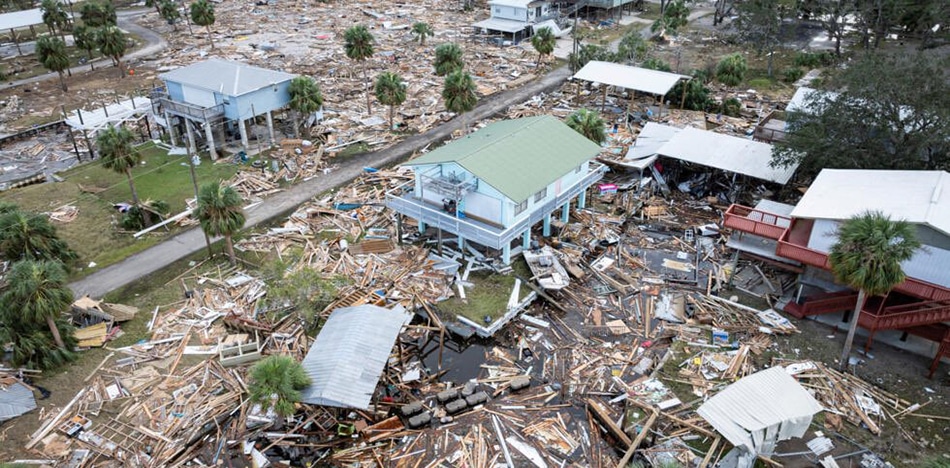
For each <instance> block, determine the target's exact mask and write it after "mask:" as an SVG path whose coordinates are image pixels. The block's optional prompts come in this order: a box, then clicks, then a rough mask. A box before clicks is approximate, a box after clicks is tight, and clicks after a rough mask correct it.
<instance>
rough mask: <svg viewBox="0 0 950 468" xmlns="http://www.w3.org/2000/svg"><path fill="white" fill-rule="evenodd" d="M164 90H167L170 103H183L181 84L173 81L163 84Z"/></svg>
mask: <svg viewBox="0 0 950 468" xmlns="http://www.w3.org/2000/svg"><path fill="white" fill-rule="evenodd" d="M165 89H166V90H168V97H169V99H171V100H172V101H176V102H185V93H184V92H182V89H181V84H179V83H175V82H173V81H166V82H165Z"/></svg>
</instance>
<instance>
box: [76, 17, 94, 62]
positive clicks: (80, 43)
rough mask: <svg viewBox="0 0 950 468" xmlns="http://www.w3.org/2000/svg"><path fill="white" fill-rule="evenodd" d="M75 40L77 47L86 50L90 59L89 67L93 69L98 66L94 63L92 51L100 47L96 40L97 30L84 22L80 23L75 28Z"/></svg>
mask: <svg viewBox="0 0 950 468" xmlns="http://www.w3.org/2000/svg"><path fill="white" fill-rule="evenodd" d="M73 41H75V43H76V47H78V48H80V49H82V50H85V51H86V57H87V58H88V60H89V67H90V69H92V70H95V69H96V66H95V65H94V64H93V63H92V51H94V50H96V49H98V48H99V44H98V43H97V42H96V41H97V37H96V30H95V28H91V27H89V26H86V25H84V24H80V25H79V26H76V27H75V28H73Z"/></svg>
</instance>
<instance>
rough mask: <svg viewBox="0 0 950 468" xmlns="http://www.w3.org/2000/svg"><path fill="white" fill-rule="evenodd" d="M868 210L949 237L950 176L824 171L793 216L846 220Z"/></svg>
mask: <svg viewBox="0 0 950 468" xmlns="http://www.w3.org/2000/svg"><path fill="white" fill-rule="evenodd" d="M868 210H872V211H880V212H882V213H884V214H885V215H888V216H890V217H891V218H893V219H903V220H905V221H908V222H911V223H919V224H926V225H929V226H930V227H932V228H934V229H936V230H938V231H940V232H942V233H944V234H946V235H948V236H950V173H947V172H944V171H880V170H848V169H825V170H823V171H821V173H820V174H818V177H816V178H815V181H814V182H812V184H811V186H810V187H809V188H808V191H807V192H805V196H803V197H802V199H801V201H799V202H798V205H796V206H795V210H794V211H792V216H794V217H796V218H809V219H836V220H844V219H848V218H850V217H852V216H854V215H857V214H860V213H863V212H865V211H868Z"/></svg>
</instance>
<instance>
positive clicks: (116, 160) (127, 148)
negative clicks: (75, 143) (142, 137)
mask: <svg viewBox="0 0 950 468" xmlns="http://www.w3.org/2000/svg"><path fill="white" fill-rule="evenodd" d="M134 138H135V137H134V136H133V135H132V132H131V131H130V130H129V129H128V128H126V127H125V126H124V125H123V126H120V127H115V126H113V125H109V126H108V127H106V129H105V130H101V131H100V132H99V134H98V135H97V136H96V146H97V147H98V149H99V157H100V158H102V166H103V167H105V168H106V169H112V170H113V171H115V172H118V173H122V174H125V177H126V178H127V179H128V180H129V190H130V191H131V192H132V204H134V205H135V206H137V207H140V208H142V207H141V203H140V202H139V194H138V192H137V191H136V190H135V182H133V180H132V168H133V167H135V166H137V165H138V164H139V162H141V161H142V155H141V153H139V150H138V149H136V148H135V146H134V145H133V144H132V142H133V140H134ZM142 213H143V218H144V220H145V225H146V226H151V225H152V219H151V215H150V214H149V211H148V210H147V209H144V208H142Z"/></svg>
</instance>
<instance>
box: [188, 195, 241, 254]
mask: <svg viewBox="0 0 950 468" xmlns="http://www.w3.org/2000/svg"><path fill="white" fill-rule="evenodd" d="M243 205H244V200H242V199H241V195H239V194H238V193H237V191H235V190H234V188H232V187H229V186H227V185H221V183H220V182H213V183H210V184H207V185H204V186H202V187H201V191H200V192H199V193H198V209H197V210H196V211H195V217H197V218H198V221H199V222H201V229H203V230H204V232H205V233H207V234H208V235H209V236H224V245H225V246H226V247H227V249H228V256H229V257H231V263H232V264H237V257H235V256H234V244H233V243H232V242H231V236H233V235H234V233H236V232H238V231H240V230H241V228H242V227H244V222H245V218H244V208H243Z"/></svg>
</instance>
